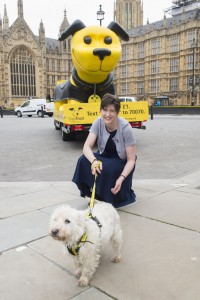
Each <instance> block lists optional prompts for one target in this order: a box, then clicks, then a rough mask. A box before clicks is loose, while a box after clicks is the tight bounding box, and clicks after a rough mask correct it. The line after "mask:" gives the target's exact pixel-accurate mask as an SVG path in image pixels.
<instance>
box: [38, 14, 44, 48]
mask: <svg viewBox="0 0 200 300" xmlns="http://www.w3.org/2000/svg"><path fill="white" fill-rule="evenodd" d="M39 41H40V43H41V44H43V43H45V29H44V24H43V22H42V20H41V22H40V27H39Z"/></svg>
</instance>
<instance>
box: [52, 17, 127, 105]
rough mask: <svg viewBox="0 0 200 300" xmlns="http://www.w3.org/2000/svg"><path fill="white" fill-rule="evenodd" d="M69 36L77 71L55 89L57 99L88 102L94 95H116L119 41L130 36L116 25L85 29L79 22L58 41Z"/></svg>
mask: <svg viewBox="0 0 200 300" xmlns="http://www.w3.org/2000/svg"><path fill="white" fill-rule="evenodd" d="M70 35H72V42H71V55H72V61H73V63H74V68H73V71H72V75H71V77H70V79H69V80H68V81H66V82H64V83H62V84H60V85H58V86H56V88H55V100H64V99H69V98H70V99H77V100H79V101H81V102H88V101H89V99H90V97H91V96H95V97H97V98H102V96H103V95H104V94H105V93H111V94H114V93H115V91H114V86H113V83H112V79H113V78H112V74H111V72H112V71H113V70H114V68H115V67H116V65H117V63H118V61H119V59H120V55H121V44H120V40H119V38H121V39H122V40H124V41H128V40H129V36H128V34H127V33H126V32H125V31H124V30H123V29H122V28H121V27H120V25H119V24H118V23H116V22H111V23H110V24H109V25H108V27H103V26H95V25H94V26H88V27H86V26H85V25H84V24H83V22H82V21H80V20H76V21H74V22H73V23H72V24H71V26H69V27H68V28H66V29H65V31H64V32H63V33H62V34H61V37H60V38H59V40H60V41H63V40H64V39H66V38H67V37H69V36H70Z"/></svg>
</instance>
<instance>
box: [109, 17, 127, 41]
mask: <svg viewBox="0 0 200 300" xmlns="http://www.w3.org/2000/svg"><path fill="white" fill-rule="evenodd" d="M108 28H109V29H110V30H112V31H114V32H115V33H116V35H117V36H118V37H119V38H120V39H122V40H123V41H126V42H128V41H129V35H128V34H127V33H126V31H125V30H124V29H123V28H122V27H121V26H120V25H119V24H118V23H116V22H114V21H112V22H111V23H110V24H109V25H108Z"/></svg>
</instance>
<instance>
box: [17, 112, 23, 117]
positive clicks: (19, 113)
mask: <svg viewBox="0 0 200 300" xmlns="http://www.w3.org/2000/svg"><path fill="white" fill-rule="evenodd" d="M17 116H18V117H19V118H21V117H22V113H21V111H19V110H18V111H17Z"/></svg>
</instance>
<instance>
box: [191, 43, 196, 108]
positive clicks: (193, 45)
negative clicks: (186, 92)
mask: <svg viewBox="0 0 200 300" xmlns="http://www.w3.org/2000/svg"><path fill="white" fill-rule="evenodd" d="M191 47H192V101H191V106H194V100H195V91H194V89H195V74H194V69H195V61H194V60H195V48H196V40H195V38H194V39H193V42H192V44H191Z"/></svg>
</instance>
